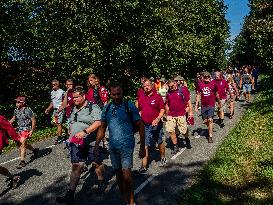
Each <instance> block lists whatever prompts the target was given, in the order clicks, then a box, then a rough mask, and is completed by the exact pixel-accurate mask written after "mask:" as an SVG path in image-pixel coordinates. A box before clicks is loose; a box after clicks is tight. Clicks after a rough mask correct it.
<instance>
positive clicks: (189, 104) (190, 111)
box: [188, 100, 193, 116]
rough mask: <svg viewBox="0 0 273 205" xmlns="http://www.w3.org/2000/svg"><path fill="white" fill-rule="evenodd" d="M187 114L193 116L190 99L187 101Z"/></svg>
mask: <svg viewBox="0 0 273 205" xmlns="http://www.w3.org/2000/svg"><path fill="white" fill-rule="evenodd" d="M188 107H189V115H190V116H193V112H192V104H191V100H189V101H188Z"/></svg>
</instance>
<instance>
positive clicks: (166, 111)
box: [165, 103, 170, 115]
mask: <svg viewBox="0 0 273 205" xmlns="http://www.w3.org/2000/svg"><path fill="white" fill-rule="evenodd" d="M169 110H170V108H169V105H168V103H166V104H165V113H166V115H168V113H169Z"/></svg>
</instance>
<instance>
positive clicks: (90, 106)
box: [87, 101, 93, 114]
mask: <svg viewBox="0 0 273 205" xmlns="http://www.w3.org/2000/svg"><path fill="white" fill-rule="evenodd" d="M87 107H88V109H89V114H91V112H92V111H93V103H92V102H90V101H88V104H87Z"/></svg>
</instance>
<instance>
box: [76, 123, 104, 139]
mask: <svg viewBox="0 0 273 205" xmlns="http://www.w3.org/2000/svg"><path fill="white" fill-rule="evenodd" d="M100 126H101V121H99V120H97V121H95V122H94V123H92V124H91V125H90V126H89V127H88V128H86V129H84V130H83V131H81V132H78V133H76V134H75V137H77V138H83V137H84V136H85V135H87V134H90V133H91V132H94V131H95V130H97V129H98V128H99V127H100Z"/></svg>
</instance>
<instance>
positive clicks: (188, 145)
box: [185, 137, 192, 149]
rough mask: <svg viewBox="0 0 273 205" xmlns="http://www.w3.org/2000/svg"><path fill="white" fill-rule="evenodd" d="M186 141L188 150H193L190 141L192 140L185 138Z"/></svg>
mask: <svg viewBox="0 0 273 205" xmlns="http://www.w3.org/2000/svg"><path fill="white" fill-rule="evenodd" d="M185 141H186V148H187V149H191V148H192V146H191V141H190V139H189V138H188V137H186V138H185Z"/></svg>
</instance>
